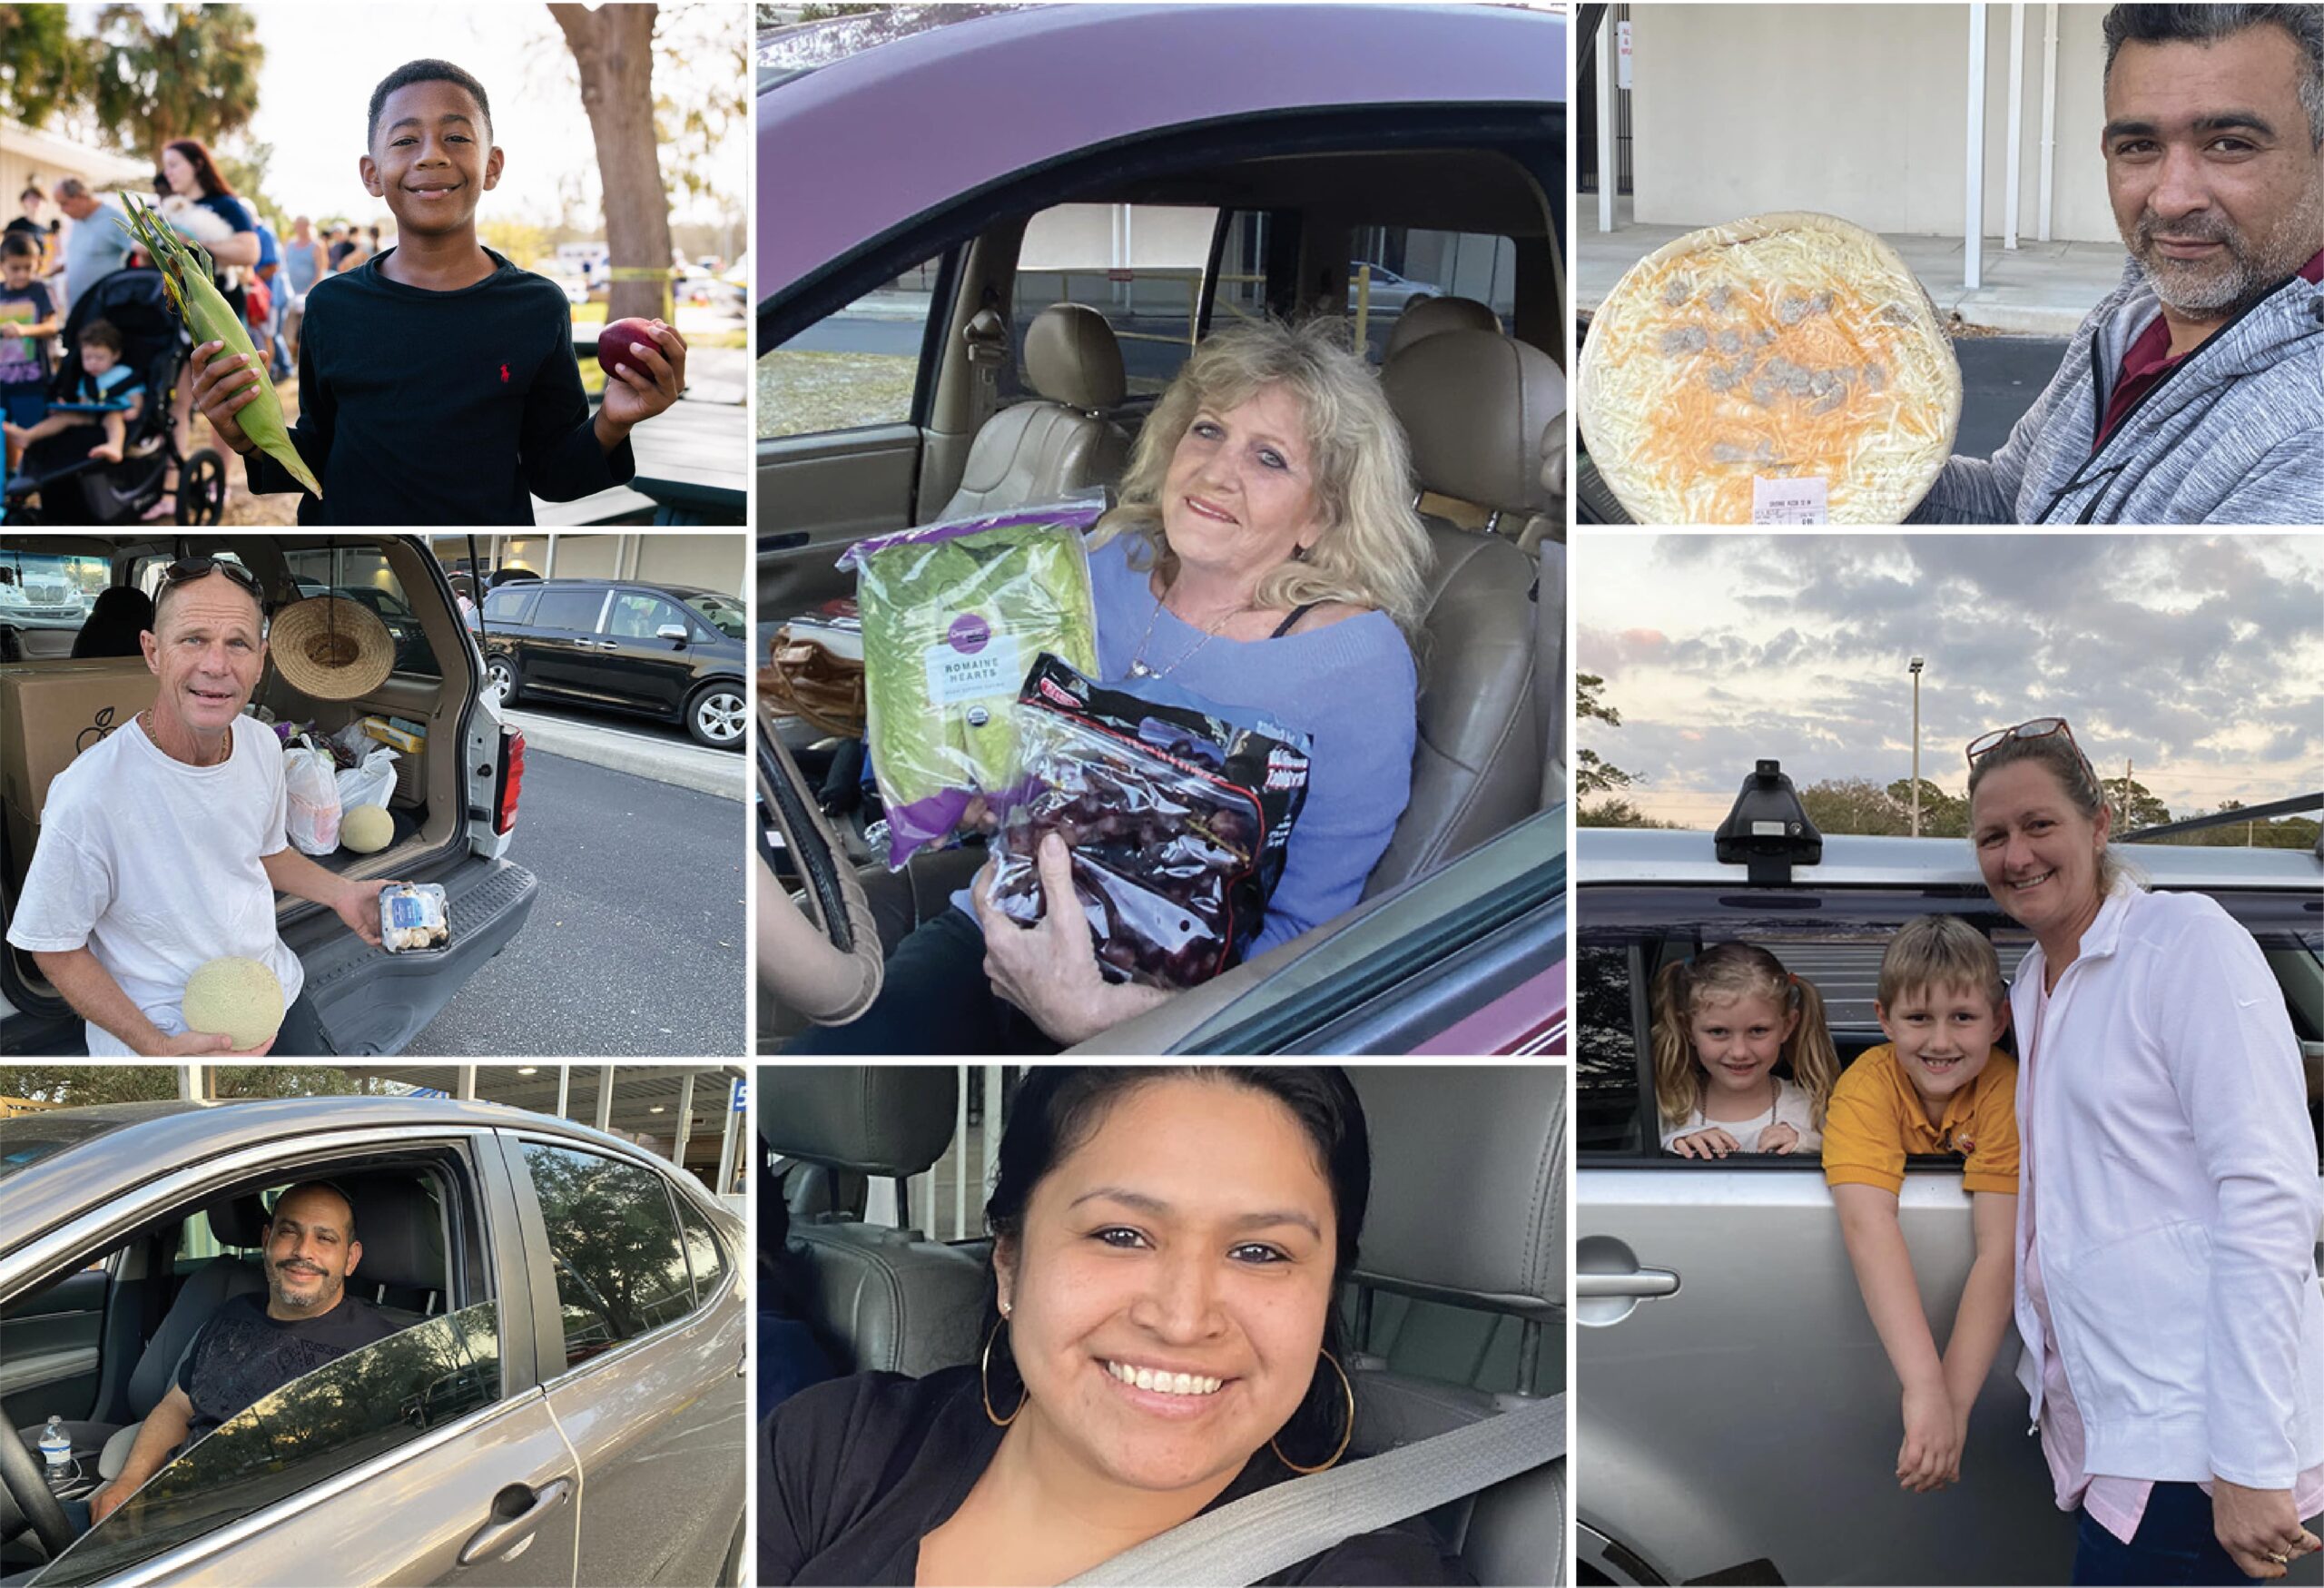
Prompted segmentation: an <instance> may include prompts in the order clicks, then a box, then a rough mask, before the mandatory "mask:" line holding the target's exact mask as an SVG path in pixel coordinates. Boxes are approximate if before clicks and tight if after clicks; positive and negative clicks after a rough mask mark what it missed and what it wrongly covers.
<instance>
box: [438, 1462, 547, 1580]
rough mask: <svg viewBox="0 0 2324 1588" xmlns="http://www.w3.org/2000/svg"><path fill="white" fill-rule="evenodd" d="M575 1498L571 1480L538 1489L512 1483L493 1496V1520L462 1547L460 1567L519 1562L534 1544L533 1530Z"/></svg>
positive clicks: (528, 1485)
mask: <svg viewBox="0 0 2324 1588" xmlns="http://www.w3.org/2000/svg"><path fill="white" fill-rule="evenodd" d="M572 1495H573V1480H572V1479H571V1478H551V1479H550V1480H549V1481H548V1482H547V1483H545V1484H542V1485H541V1486H540V1487H539V1488H537V1489H536V1488H534V1487H533V1486H531V1485H530V1484H509V1485H508V1486H507V1488H505V1489H503V1490H501V1491H500V1492H499V1493H498V1494H495V1495H493V1496H492V1520H491V1521H489V1522H487V1523H486V1524H484V1525H483V1526H482V1527H479V1528H478V1529H477V1530H476V1532H475V1533H474V1534H472V1535H470V1537H469V1539H468V1543H467V1544H465V1545H464V1546H462V1548H461V1550H460V1564H462V1565H464V1566H473V1565H476V1564H478V1563H480V1562H484V1561H490V1560H498V1559H501V1558H504V1557H505V1558H507V1559H509V1560H514V1559H516V1557H517V1556H518V1555H520V1554H522V1553H524V1552H525V1550H526V1549H527V1547H529V1546H530V1545H531V1544H532V1542H533V1530H534V1529H535V1528H537V1527H538V1526H539V1525H540V1524H541V1523H542V1522H543V1521H545V1520H546V1519H547V1516H548V1514H549V1513H550V1512H552V1511H554V1510H556V1508H557V1507H558V1506H559V1505H562V1504H565V1502H566V1500H568V1499H570V1498H572Z"/></svg>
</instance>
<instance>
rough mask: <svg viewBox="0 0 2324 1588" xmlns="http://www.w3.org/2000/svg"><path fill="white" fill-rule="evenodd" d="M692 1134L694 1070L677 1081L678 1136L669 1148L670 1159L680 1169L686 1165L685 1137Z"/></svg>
mask: <svg viewBox="0 0 2324 1588" xmlns="http://www.w3.org/2000/svg"><path fill="white" fill-rule="evenodd" d="M693 1134H694V1071H693V1070H687V1071H686V1078H685V1080H682V1081H680V1082H679V1083H678V1138H677V1142H676V1145H675V1146H674V1147H672V1148H671V1149H670V1161H671V1162H672V1163H675V1164H676V1165H677V1166H678V1167H679V1168H680V1169H684V1168H685V1167H686V1138H687V1137H689V1136H691V1135H693Z"/></svg>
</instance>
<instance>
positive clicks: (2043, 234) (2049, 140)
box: [2033, 0, 2058, 242]
mask: <svg viewBox="0 0 2324 1588" xmlns="http://www.w3.org/2000/svg"><path fill="white" fill-rule="evenodd" d="M2043 11H2044V12H2045V13H2046V15H2045V16H2044V17H2043V23H2042V171H2041V177H2040V196H2039V197H2038V198H2037V199H2036V200H2035V201H2034V214H2033V238H2034V241H2035V242H2049V241H2050V178H2051V175H2052V173H2054V172H2055V170H2056V169H2057V163H2058V0H2050V3H2049V4H2048V5H2045V6H2043Z"/></svg>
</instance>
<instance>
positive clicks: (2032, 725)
mask: <svg viewBox="0 0 2324 1588" xmlns="http://www.w3.org/2000/svg"><path fill="white" fill-rule="evenodd" d="M2053 734H2063V735H2065V736H2066V743H2067V744H2068V745H2073V753H2074V757H2075V759H2077V760H2079V761H2080V762H2081V763H2082V764H2083V765H2084V766H2088V765H2089V764H2090V757H2089V756H2087V755H2083V753H2082V745H2080V744H2078V743H2076V742H2075V739H2074V736H2073V729H2072V728H2070V727H2068V726H2066V719H2065V718H2063V717H2062V716H2037V717H2035V718H2033V720H2032V721H2031V722H2023V723H2020V724H2018V725H2016V726H2015V727H2014V728H1995V729H1994V730H1993V731H1992V732H1991V733H1987V734H1979V735H1977V736H1976V737H1975V738H1974V739H1972V740H1970V741H1969V764H1970V766H1972V767H1973V768H1974V766H1975V765H1976V764H1977V758H1978V757H1979V756H1981V755H1992V754H1993V753H1994V751H1995V750H1998V749H2000V748H2001V747H2002V746H2003V745H2006V744H2008V743H2009V742H2010V741H2011V740H2012V739H2046V738H2048V737H2049V736H2050V735H2053Z"/></svg>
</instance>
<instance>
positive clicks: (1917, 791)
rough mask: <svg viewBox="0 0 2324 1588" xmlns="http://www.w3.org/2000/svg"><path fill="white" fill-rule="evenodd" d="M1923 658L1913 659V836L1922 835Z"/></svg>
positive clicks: (1916, 657)
mask: <svg viewBox="0 0 2324 1588" xmlns="http://www.w3.org/2000/svg"><path fill="white" fill-rule="evenodd" d="M1922 666H1925V663H1924V662H1923V660H1922V658H1920V657H1918V656H1915V657H1914V658H1913V666H1912V673H1913V836H1914V837H1915V838H1918V837H1919V836H1920V835H1921V668H1922Z"/></svg>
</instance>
